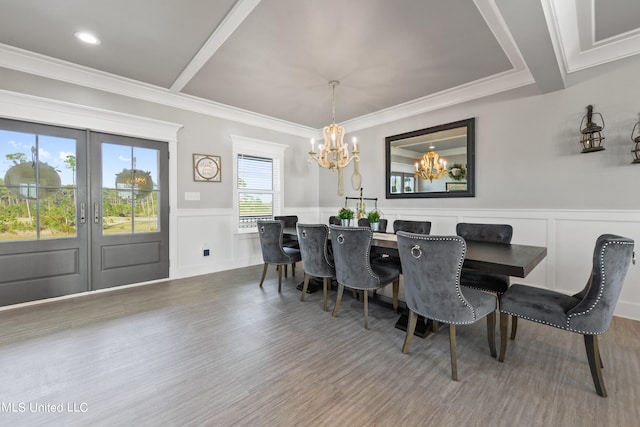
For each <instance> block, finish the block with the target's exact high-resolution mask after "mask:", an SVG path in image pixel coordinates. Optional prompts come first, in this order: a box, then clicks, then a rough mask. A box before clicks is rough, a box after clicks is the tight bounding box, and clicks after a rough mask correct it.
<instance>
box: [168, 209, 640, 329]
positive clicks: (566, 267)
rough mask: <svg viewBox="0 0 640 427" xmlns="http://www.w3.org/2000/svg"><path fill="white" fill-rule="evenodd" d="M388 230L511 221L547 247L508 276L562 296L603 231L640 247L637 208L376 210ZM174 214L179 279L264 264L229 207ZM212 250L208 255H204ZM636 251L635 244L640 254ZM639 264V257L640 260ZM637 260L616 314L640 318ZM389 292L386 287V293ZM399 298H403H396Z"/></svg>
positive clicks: (321, 217)
mask: <svg viewBox="0 0 640 427" xmlns="http://www.w3.org/2000/svg"><path fill="white" fill-rule="evenodd" d="M338 210H339V207H323V208H320V209H315V208H304V209H295V208H289V209H287V210H286V211H285V212H283V215H298V216H299V221H300V222H302V223H305V222H306V223H314V222H322V223H327V221H328V219H329V216H331V215H335V214H336V213H337V212H338ZM381 210H382V211H383V214H384V215H383V217H384V218H386V219H388V220H389V226H388V229H387V231H388V232H393V221H394V220H395V219H400V218H401V219H410V220H429V221H431V222H432V232H431V234H441V235H443V234H455V229H456V224H457V223H458V222H483V223H504V224H511V225H512V226H513V228H514V232H513V240H512V241H513V243H518V244H524V245H535V246H546V247H547V258H546V259H545V260H543V261H542V262H541V263H540V264H539V265H538V266H537V267H536V268H535V269H534V271H533V272H531V274H529V276H527V277H526V278H517V277H514V278H512V283H525V284H529V285H533V286H539V287H543V288H548V289H555V290H558V291H561V292H567V293H573V292H577V291H579V290H580V289H582V287H583V286H584V285H585V283H586V280H587V279H588V277H589V273H590V271H591V263H592V253H593V247H594V244H595V240H596V238H597V237H598V236H599V235H600V234H604V233H614V234H620V235H622V236H625V237H629V238H632V239H634V240H635V241H636V242H637V244H638V245H640V211H569V210H562V211H560V210H556V211H552V210H551V211H547V210H498V209H496V210H471V209H469V210H464V209H455V210H446V209H430V210H426V209H415V210H414V209H406V208H403V209H391V208H388V207H386V208H384V207H383V208H381ZM177 217H178V221H177V223H178V230H177V233H176V234H177V236H178V242H177V245H178V259H177V260H172V262H177V263H178V266H177V268H176V271H177V274H178V277H175V278H181V277H190V276H196V275H200V274H207V273H213V272H216V271H223V270H229V269H233V268H239V267H244V266H249V265H256V264H261V263H262V254H261V252H260V244H259V241H258V236H257V234H256V233H248V234H239V233H237V232H236V230H235V227H234V224H233V210H232V209H212V210H197V209H193V210H180V211H178V213H177ZM203 249H209V250H210V254H211V255H210V256H208V257H205V256H203V254H202V251H203ZM637 252H638V253H640V246H639V248H638V250H637ZM639 259H640V257H639ZM638 283H640V262H639V263H638V265H632V266H631V267H630V269H629V273H628V275H627V280H626V283H625V286H624V287H623V289H622V293H621V295H620V299H619V301H618V305H617V307H616V314H617V315H619V316H623V317H628V318H632V319H637V320H640V286H638V285H637V284H638ZM387 293H388V294H389V296H390V295H391V291H390V290H388V291H387V290H384V291H383V295H386V294H387ZM401 295H402V293H401Z"/></svg>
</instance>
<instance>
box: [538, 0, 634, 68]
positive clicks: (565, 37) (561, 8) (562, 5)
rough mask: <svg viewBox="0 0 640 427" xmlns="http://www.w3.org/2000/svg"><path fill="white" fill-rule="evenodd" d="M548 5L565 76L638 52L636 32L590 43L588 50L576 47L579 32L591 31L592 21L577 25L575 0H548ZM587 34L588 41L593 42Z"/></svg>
mask: <svg viewBox="0 0 640 427" xmlns="http://www.w3.org/2000/svg"><path fill="white" fill-rule="evenodd" d="M548 1H549V2H550V10H552V13H550V14H549V15H550V16H547V19H550V20H554V21H555V23H554V27H555V28H556V29H558V34H559V39H560V45H561V51H562V53H563V58H564V62H565V65H566V70H567V72H568V73H572V72H575V71H580V70H584V69H586V68H589V67H593V66H596V65H601V64H605V63H607V62H611V61H615V60H618V59H622V58H626V57H629V56H632V55H636V54H637V53H638V52H640V32H639V31H630V32H628V33H627V34H625V35H624V36H623V35H620V36H616V37H613V38H611V39H608V40H602V41H600V42H598V43H597V45H596V44H592V45H591V46H589V48H588V49H585V50H582V49H581V47H580V31H590V32H593V31H594V26H593V23H592V22H588V23H584V24H583V25H582V26H581V25H580V22H578V4H577V2H578V0H548ZM594 39H595V38H594V35H593V34H590V35H589V40H594Z"/></svg>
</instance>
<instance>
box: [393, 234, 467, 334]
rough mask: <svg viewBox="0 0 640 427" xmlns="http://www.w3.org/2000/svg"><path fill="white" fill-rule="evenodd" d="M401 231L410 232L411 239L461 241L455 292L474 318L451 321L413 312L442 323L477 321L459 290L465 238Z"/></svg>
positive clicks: (462, 323) (464, 253) (465, 244)
mask: <svg viewBox="0 0 640 427" xmlns="http://www.w3.org/2000/svg"><path fill="white" fill-rule="evenodd" d="M402 233H406V234H410V235H411V238H412V239H418V240H445V241H446V240H457V241H461V242H462V255H461V257H460V259H459V260H458V271H457V272H456V293H457V294H458V299H459V300H460V301H461V302H462V303H463V304H464V305H465V307H468V308H469V309H470V310H471V313H472V314H473V318H474V319H475V320H473V321H470V322H451V321H448V320H442V319H434V318H433V317H430V316H427V315H425V314H424V313H419V312H417V311H416V312H415V313H417V314H419V315H421V316H423V317H425V318H429V319H431V320H437V321H438V322H442V323H446V324H448V325H470V324H472V323H475V322H477V321H478V319H477V318H476V310H475V309H474V308H473V307H471V306H470V305H469V302H468V301H467V300H466V299H465V298H464V295H462V292H461V291H460V273H461V272H462V264H464V256H465V255H466V253H467V242H465V240H464V239H463V238H461V237H458V236H454V237H435V236H423V235H418V234H413V233H408V232H402Z"/></svg>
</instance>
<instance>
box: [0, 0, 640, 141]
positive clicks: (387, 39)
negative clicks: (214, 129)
mask: <svg viewBox="0 0 640 427" xmlns="http://www.w3.org/2000/svg"><path fill="white" fill-rule="evenodd" d="M0 11H1V13H0V67H6V68H9V69H15V70H19V71H23V72H27V73H32V74H37V75H41V76H45V77H49V78H54V79H58V80H63V81H66V82H72V83H77V84H80V85H84V86H89V87H94V88H98V89H102V90H110V91H112V92H115V93H120V94H126V95H128V96H133V97H136V98H140V99H146V100H151V101H154V102H160V103H166V104H168V105H174V106H180V107H182V108H191V109H194V110H198V111H204V112H210V113H212V114H216V115H219V116H222V117H229V118H234V119H239V120H244V119H246V118H251V119H247V120H256V119H259V120H262V121H263V122H264V123H267V122H273V123H279V124H280V125H282V126H285V127H286V126H290V128H291V129H294V131H293V133H304V132H306V131H315V130H316V129H318V128H320V127H322V126H324V125H326V124H328V122H329V121H330V119H331V90H330V88H329V86H328V82H329V81H330V80H339V81H340V85H339V86H338V87H337V88H336V120H337V121H338V122H342V123H344V122H348V123H349V124H350V130H354V129H357V128H363V127H366V126H370V125H372V124H377V123H382V122H387V121H390V120H395V119H398V118H402V117H407V116H410V115H413V114H417V113H420V112H425V111H430V110H434V109H437V108H441V107H444V106H448V105H455V104H456V103H459V102H464V101H467V100H470V99H474V98H479V97H482V96H487V95H490V94H494V93H499V92H502V91H506V90H510V89H514V88H517V87H521V86H525V85H529V84H536V85H537V87H538V88H539V90H540V92H542V93H545V92H550V91H555V90H560V89H562V88H564V86H565V77H566V75H567V74H568V73H572V72H576V71H579V70H582V69H585V68H588V67H593V66H597V65H600V64H603V63H605V62H609V61H614V60H616V59H620V58H624V57H627V56H630V55H636V54H637V53H638V52H640V2H638V1H637V0H448V1H440V0H323V1H318V0H215V1H210V0H209V1H208V0H167V1H162V2H158V1H157V0H136V1H130V0H110V1H106V2H90V1H86V0H58V1H55V2H43V1H42V0H20V1H16V0H0ZM80 30H87V31H91V32H93V33H94V34H95V35H96V36H97V37H98V38H99V39H100V40H101V43H100V44H99V45H97V46H89V45H84V44H82V43H81V42H79V41H78V40H77V39H76V38H75V37H74V33H75V32H77V31H80ZM243 118H244V119H243Z"/></svg>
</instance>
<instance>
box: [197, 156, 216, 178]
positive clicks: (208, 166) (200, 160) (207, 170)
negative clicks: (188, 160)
mask: <svg viewBox="0 0 640 427" xmlns="http://www.w3.org/2000/svg"><path fill="white" fill-rule="evenodd" d="M221 166H222V165H221V163H220V156H212V155H210V154H194V155H193V180H194V181H200V182H220V181H221V177H222V169H221Z"/></svg>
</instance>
